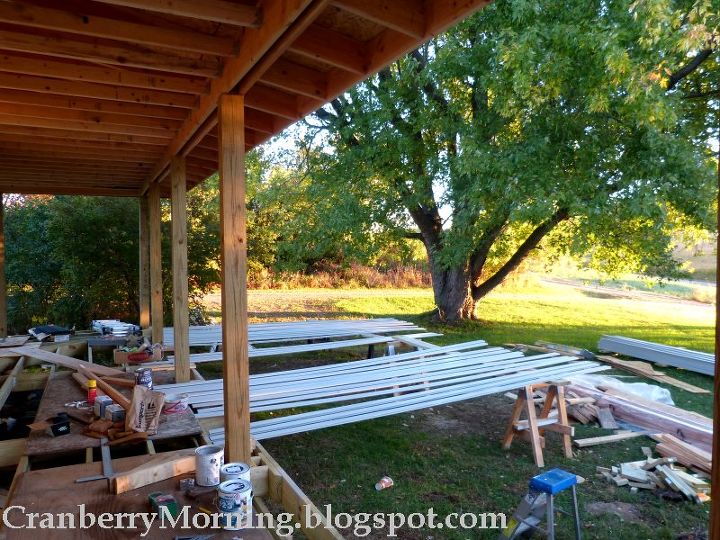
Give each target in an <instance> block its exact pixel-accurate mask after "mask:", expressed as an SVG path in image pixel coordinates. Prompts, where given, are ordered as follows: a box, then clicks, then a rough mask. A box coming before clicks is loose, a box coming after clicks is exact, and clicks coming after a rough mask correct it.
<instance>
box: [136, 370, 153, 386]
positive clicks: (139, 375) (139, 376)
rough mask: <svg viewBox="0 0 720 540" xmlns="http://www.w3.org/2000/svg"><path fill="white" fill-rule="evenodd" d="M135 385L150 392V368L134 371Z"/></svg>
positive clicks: (151, 381) (151, 383)
mask: <svg viewBox="0 0 720 540" xmlns="http://www.w3.org/2000/svg"><path fill="white" fill-rule="evenodd" d="M135 384H136V385H138V386H144V387H145V388H148V389H150V390H152V387H153V380H152V369H150V368H139V369H136V370H135Z"/></svg>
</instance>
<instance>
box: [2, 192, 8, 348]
mask: <svg viewBox="0 0 720 540" xmlns="http://www.w3.org/2000/svg"><path fill="white" fill-rule="evenodd" d="M5 337H7V282H6V281H5V205H4V203H3V194H2V193H0V338H5Z"/></svg>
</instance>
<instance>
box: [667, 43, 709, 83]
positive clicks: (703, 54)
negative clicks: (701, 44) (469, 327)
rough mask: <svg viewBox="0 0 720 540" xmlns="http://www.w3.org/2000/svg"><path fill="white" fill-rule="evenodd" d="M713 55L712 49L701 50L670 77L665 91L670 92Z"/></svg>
mask: <svg viewBox="0 0 720 540" xmlns="http://www.w3.org/2000/svg"><path fill="white" fill-rule="evenodd" d="M712 53H713V50H712V49H702V50H701V51H700V52H699V53H697V54H696V55H695V57H694V58H693V59H692V60H690V61H689V62H688V63H687V64H685V65H684V66H683V67H681V68H680V69H678V70H677V71H675V72H674V73H673V74H671V75H670V79H669V80H668V85H667V88H666V90H672V89H673V88H675V87H676V86H677V84H678V83H679V82H680V81H682V80H683V79H684V78H685V77H687V76H688V75H690V74H691V73H692V72H694V71H695V70H696V69H697V68H699V67H700V65H701V64H702V63H703V62H704V61H705V60H707V59H708V58H709V57H710V55H711V54H712Z"/></svg>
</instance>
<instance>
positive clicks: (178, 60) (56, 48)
mask: <svg viewBox="0 0 720 540" xmlns="http://www.w3.org/2000/svg"><path fill="white" fill-rule="evenodd" d="M0 43H2V47H3V49H5V50H8V51H16V52H23V53H33V54H45V55H48V56H57V57H60V58H71V59H74V60H85V61H89V62H100V63H103V64H110V65H117V66H122V67H136V68H141V69H151V70H158V71H161V72H169V73H179V74H185V75H200V76H203V77H216V76H217V74H218V72H219V71H220V64H219V62H218V61H217V60H216V59H208V60H201V59H198V58H192V57H188V56H183V53H180V52H176V53H175V54H170V53H168V52H167V51H160V50H157V49H154V48H153V47H148V46H137V45H119V44H118V45H115V44H111V43H112V42H106V41H104V40H99V39H97V38H83V39H82V41H81V40H80V39H79V38H78V39H77V40H69V39H67V38H62V37H57V36H49V35H47V36H46V35H39V34H37V33H34V32H27V33H22V32H19V31H18V32H12V31H8V30H0Z"/></svg>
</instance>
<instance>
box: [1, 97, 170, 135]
mask: <svg viewBox="0 0 720 540" xmlns="http://www.w3.org/2000/svg"><path fill="white" fill-rule="evenodd" d="M0 114H2V115H14V116H29V117H31V118H47V119H50V118H54V119H56V120H62V121H65V120H72V121H76V122H94V123H97V124H103V125H105V124H112V125H118V126H142V127H148V128H161V129H163V130H165V131H174V130H176V129H177V128H178V127H179V126H180V121H179V120H173V119H167V118H158V117H154V116H138V115H132V114H124V113H121V114H118V113H113V112H101V111H86V110H82V109H66V108H61V107H46V106H43V105H25V104H18V103H4V102H2V100H0Z"/></svg>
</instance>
